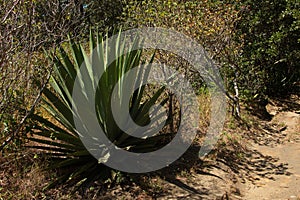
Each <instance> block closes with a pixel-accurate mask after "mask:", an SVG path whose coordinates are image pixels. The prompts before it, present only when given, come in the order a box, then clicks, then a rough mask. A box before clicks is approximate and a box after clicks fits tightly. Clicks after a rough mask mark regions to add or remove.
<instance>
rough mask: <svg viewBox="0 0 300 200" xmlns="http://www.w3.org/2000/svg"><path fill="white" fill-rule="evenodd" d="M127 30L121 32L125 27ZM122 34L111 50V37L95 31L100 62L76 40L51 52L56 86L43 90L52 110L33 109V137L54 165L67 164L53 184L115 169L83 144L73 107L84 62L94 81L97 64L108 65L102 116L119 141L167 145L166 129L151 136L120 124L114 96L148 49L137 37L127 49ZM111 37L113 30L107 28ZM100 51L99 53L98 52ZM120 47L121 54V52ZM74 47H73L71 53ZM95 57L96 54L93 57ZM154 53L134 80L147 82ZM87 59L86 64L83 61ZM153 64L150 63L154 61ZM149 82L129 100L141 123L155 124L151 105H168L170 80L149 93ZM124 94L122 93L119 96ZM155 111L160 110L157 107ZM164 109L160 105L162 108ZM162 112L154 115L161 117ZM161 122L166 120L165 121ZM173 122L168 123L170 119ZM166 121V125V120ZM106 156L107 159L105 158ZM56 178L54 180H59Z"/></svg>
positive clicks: (100, 90) (141, 146) (126, 145)
mask: <svg viewBox="0 0 300 200" xmlns="http://www.w3.org/2000/svg"><path fill="white" fill-rule="evenodd" d="M120 33H121V32H120ZM120 33H119V34H118V36H117V42H116V43H115V45H116V46H114V47H110V49H111V51H106V50H107V49H105V42H106V41H107V40H105V39H104V38H103V37H102V35H101V34H94V33H92V32H91V34H90V40H89V48H90V54H92V52H93V55H96V56H97V58H96V60H98V62H100V63H101V64H99V65H97V66H94V65H93V64H91V62H90V56H88V53H87V52H86V51H85V49H84V48H83V46H82V45H80V44H79V43H76V42H74V41H73V40H70V44H69V49H65V48H63V47H61V48H60V50H59V53H58V54H53V53H51V54H48V56H49V57H50V59H51V60H53V61H54V74H53V75H52V77H51V79H50V88H45V89H44V91H43V106H44V108H45V110H46V113H47V115H46V116H51V117H50V119H49V117H48V118H47V117H45V115H41V114H33V115H32V116H31V119H33V120H35V121H36V122H37V123H36V126H35V128H34V129H33V130H31V137H29V140H31V141H33V142H34V143H33V144H36V145H31V147H32V148H37V149H39V150H43V152H45V153H46V154H50V156H51V157H53V160H54V161H55V162H54V163H53V164H52V165H51V168H64V169H67V170H66V171H64V175H63V176H61V177H59V178H57V179H56V180H55V181H54V182H53V184H57V183H71V184H77V185H82V184H83V183H88V182H91V181H93V180H95V179H97V178H104V179H105V178H108V177H109V174H111V173H110V172H111V170H110V169H109V168H108V167H106V166H105V165H104V164H103V163H101V162H100V161H98V160H97V159H96V158H94V157H93V156H92V155H91V154H90V152H89V151H88V150H87V149H86V147H85V146H84V145H83V143H82V141H81V139H80V136H79V134H80V133H79V132H78V130H76V126H75V124H74V118H73V117H74V116H73V113H72V111H73V110H72V102H73V99H72V98H73V97H72V91H73V88H74V83H75V80H76V77H77V76H81V75H82V74H80V73H81V71H80V68H81V67H82V66H84V67H86V68H87V70H88V71H89V72H91V73H90V74H89V79H90V80H91V81H93V78H94V75H93V69H92V67H102V68H103V69H101V70H103V71H104V73H103V75H102V76H101V78H100V80H99V82H98V86H97V91H96V93H95V99H96V100H95V104H96V105H94V106H95V108H96V111H97V118H98V119H97V120H98V122H99V125H100V126H101V127H102V128H103V130H104V132H105V134H106V136H107V138H109V139H110V140H111V141H112V142H113V143H114V144H115V145H117V146H118V147H120V148H123V149H125V150H129V151H133V152H149V151H153V150H155V149H158V148H160V147H162V146H163V145H164V144H162V141H163V138H164V137H166V135H165V134H160V133H158V134H154V136H152V137H149V138H137V137H133V136H130V135H128V134H126V133H125V132H124V131H122V130H121V129H120V128H119V127H118V126H117V124H116V122H115V120H114V117H113V115H112V111H111V97H112V92H113V88H114V86H115V85H116V84H117V83H118V84H122V82H123V80H122V79H123V78H124V75H125V74H126V73H127V72H128V71H129V70H131V69H133V68H135V67H136V66H138V65H140V64H143V63H144V64H145V63H146V61H142V58H141V56H142V50H135V49H137V48H136V47H137V45H138V44H140V43H139V42H140V41H139V40H138V39H135V40H134V42H133V43H132V45H131V46H130V47H129V50H128V51H126V52H127V53H124V54H123V52H122V51H124V44H123V42H122V41H121V34H120ZM106 37H108V34H106ZM95 51H96V53H95ZM116 51H118V55H120V56H116V55H115V54H116ZM68 52H70V53H68ZM109 56H114V57H115V56H116V59H115V60H114V62H112V63H111V64H109V65H108V64H107V63H106V58H108V57H109ZM93 59H95V58H94V57H93ZM153 59H154V55H153V56H152V57H151V59H150V61H149V62H147V63H148V64H146V66H147V68H146V70H145V71H143V73H142V72H141V71H139V70H137V73H139V74H137V76H136V80H133V81H132V84H137V83H141V82H140V80H138V79H144V80H147V79H148V78H149V72H150V69H151V67H150V63H151V62H152V61H153ZM83 64H84V65H83ZM148 66H149V67H148ZM146 87H147V86H146V85H143V84H140V85H139V88H138V89H137V90H134V91H131V92H132V95H131V101H130V103H129V111H130V115H131V117H132V119H133V121H135V122H136V123H137V124H138V125H140V126H145V125H148V124H149V121H150V120H149V119H150V117H149V110H150V108H151V107H152V106H154V104H156V103H158V102H159V103H160V104H161V105H165V104H166V103H167V101H168V100H167V97H165V95H164V94H165V93H164V91H165V88H164V86H161V87H159V88H158V89H156V90H155V91H151V94H152V95H151V96H150V97H149V96H148V95H146V94H145V93H147V92H146V91H148V90H147V89H146ZM125 92H126V93H128V92H130V91H123V90H120V91H119V92H118V95H120V97H122V95H124V93H125ZM119 99H121V98H119ZM153 112H155V111H153ZM157 112H158V111H157ZM159 116H160V115H158V117H156V118H154V120H157V121H159V120H161V119H160V117H159ZM159 123H160V122H159ZM166 124H167V123H166ZM166 124H165V125H166ZM99 160H101V159H99ZM53 184H50V185H51V186H53Z"/></svg>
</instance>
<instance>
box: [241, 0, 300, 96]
mask: <svg viewBox="0 0 300 200" xmlns="http://www.w3.org/2000/svg"><path fill="white" fill-rule="evenodd" d="M242 5H243V7H242V13H241V16H242V18H241V20H240V21H238V23H237V31H238V32H239V34H241V35H243V36H244V37H243V39H244V47H243V54H242V57H241V59H240V60H239V63H240V68H241V69H242V70H243V71H242V72H243V74H242V77H241V80H242V81H243V82H244V84H245V86H244V87H245V89H244V92H245V94H246V95H249V96H252V97H253V96H255V95H270V96H278V95H281V94H286V93H287V92H290V91H291V88H292V87H293V86H294V84H295V83H296V82H297V81H299V76H300V11H299V10H300V3H299V1H297V0H269V1H258V0H247V1H244V2H242ZM249 96H248V97H249Z"/></svg>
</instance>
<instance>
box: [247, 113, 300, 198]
mask: <svg viewBox="0 0 300 200" xmlns="http://www.w3.org/2000/svg"><path fill="white" fill-rule="evenodd" d="M269 124H271V126H272V125H273V126H274V125H276V126H281V128H280V131H278V134H277V135H276V136H274V135H268V134H265V135H264V136H263V137H264V138H262V140H264V141H266V140H268V139H269V138H272V139H273V141H276V142H265V143H260V142H258V143H256V144H254V145H253V146H252V147H251V149H252V150H253V151H256V152H259V154H260V155H263V156H265V157H268V158H272V159H273V163H272V164H271V165H270V163H268V162H267V161H266V162H265V163H264V164H265V165H268V164H269V167H267V168H268V169H269V171H266V170H264V169H262V170H261V171H262V172H263V173H264V174H263V176H260V177H259V178H257V179H256V180H255V181H253V182H249V181H246V182H245V183H244V184H243V185H242V188H243V193H244V197H243V199H245V200H279V199H280V200H286V199H290V200H292V199H295V200H300V113H299V111H297V110H294V111H293V112H290V111H279V112H278V113H277V114H276V115H275V116H274V117H273V119H272V121H271V122H269ZM266 132H269V131H268V130H266ZM268 137H269V138H268ZM272 168H273V169H272ZM274 168H276V169H274Z"/></svg>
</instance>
